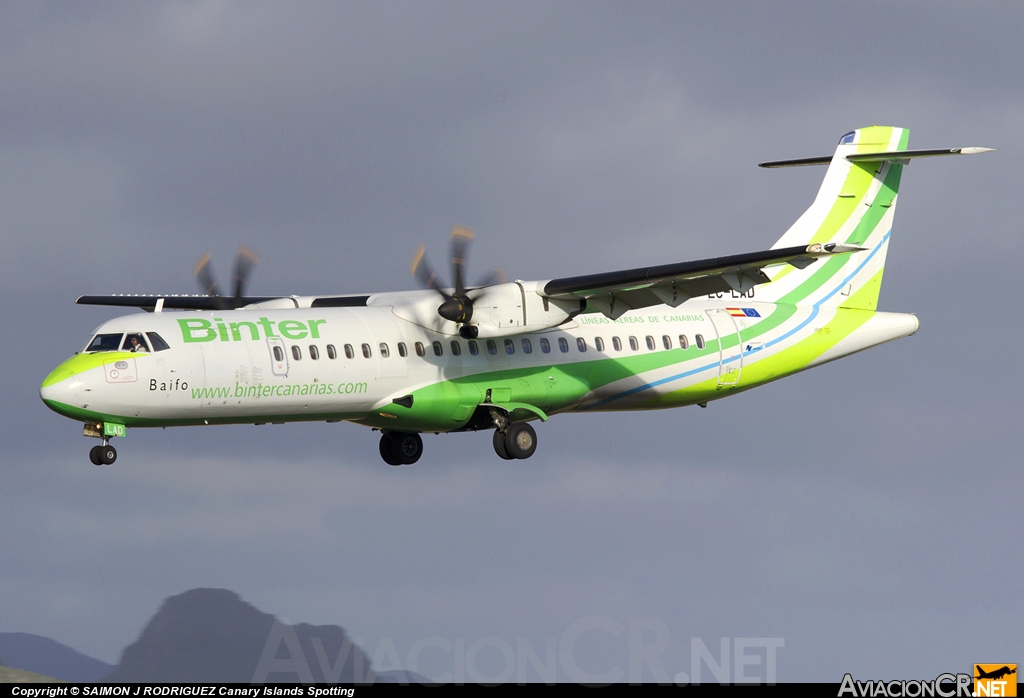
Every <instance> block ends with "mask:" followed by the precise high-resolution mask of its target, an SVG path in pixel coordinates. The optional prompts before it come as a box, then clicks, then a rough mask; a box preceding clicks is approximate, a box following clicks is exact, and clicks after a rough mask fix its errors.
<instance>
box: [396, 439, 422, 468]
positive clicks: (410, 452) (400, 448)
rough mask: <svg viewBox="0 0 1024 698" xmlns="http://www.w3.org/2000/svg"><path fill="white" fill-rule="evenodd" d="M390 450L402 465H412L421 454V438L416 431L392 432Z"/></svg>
mask: <svg viewBox="0 0 1024 698" xmlns="http://www.w3.org/2000/svg"><path fill="white" fill-rule="evenodd" d="M391 452H392V453H393V454H394V456H395V458H396V459H398V461H399V462H400V463H401V464H402V465H412V464H413V463H415V462H416V461H418V460H419V459H420V456H422V455H423V439H421V438H420V435H419V434H416V433H408V432H405V433H403V432H397V433H393V434H391Z"/></svg>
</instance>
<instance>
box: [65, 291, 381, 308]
mask: <svg viewBox="0 0 1024 698" xmlns="http://www.w3.org/2000/svg"><path fill="white" fill-rule="evenodd" d="M368 298H369V296H365V295H364V296H319V297H315V298H312V299H311V300H310V299H308V298H304V299H295V298H292V297H291V296H240V297H238V298H237V302H236V299H235V298H233V297H225V296H207V295H195V296H188V295H185V296H178V295H167V296H147V295H133V294H124V295H120V294H119V295H112V296H79V297H78V299H76V300H75V303H77V304H78V305H112V306H118V307H122V308H141V309H143V310H146V311H150V312H152V311H154V310H156V309H157V308H159V309H160V310H163V309H167V310H226V309H228V308H230V307H236V308H244V307H245V306H247V305H257V304H260V303H269V302H271V301H287V302H290V303H292V305H290V306H287V307H296V308H298V307H300V302H299V300H304V301H309V304H308V307H311V308H344V307H349V308H351V307H359V306H364V305H366V300H367V299H368Z"/></svg>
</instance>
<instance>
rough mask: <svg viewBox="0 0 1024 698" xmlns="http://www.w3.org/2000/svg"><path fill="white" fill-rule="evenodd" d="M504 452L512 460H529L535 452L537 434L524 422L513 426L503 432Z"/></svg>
mask: <svg viewBox="0 0 1024 698" xmlns="http://www.w3.org/2000/svg"><path fill="white" fill-rule="evenodd" d="M505 450H506V451H508V454H509V455H510V456H512V457H513V458H519V459H520V460H523V459H526V458H529V457H530V456H532V455H533V452H534V451H536V450H537V432H535V431H534V430H533V427H531V426H530V425H529V424H527V423H526V422H519V423H518V424H513V425H512V426H510V427H509V428H508V431H506V432H505Z"/></svg>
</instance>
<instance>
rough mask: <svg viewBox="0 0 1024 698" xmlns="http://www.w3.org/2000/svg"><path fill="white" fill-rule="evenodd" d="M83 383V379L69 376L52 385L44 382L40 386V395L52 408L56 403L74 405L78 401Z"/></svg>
mask: <svg viewBox="0 0 1024 698" xmlns="http://www.w3.org/2000/svg"><path fill="white" fill-rule="evenodd" d="M81 384H82V381H81V380H79V379H77V378H67V379H65V380H62V381H59V382H57V383H51V384H50V385H46V384H45V383H44V384H43V385H42V386H40V388H39V397H41V398H42V399H43V402H45V403H46V405H47V406H48V407H50V408H51V409H53V408H54V406H55V405H56V404H63V405H73V404H74V403H76V402H78V391H79V388H80V387H81Z"/></svg>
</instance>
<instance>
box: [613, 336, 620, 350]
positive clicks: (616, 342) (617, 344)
mask: <svg viewBox="0 0 1024 698" xmlns="http://www.w3.org/2000/svg"><path fill="white" fill-rule="evenodd" d="M612 347H613V348H614V349H615V351H622V340H621V339H619V338H618V337H612Z"/></svg>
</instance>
